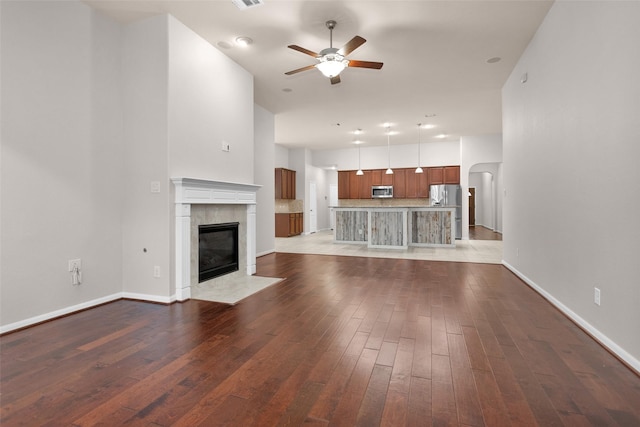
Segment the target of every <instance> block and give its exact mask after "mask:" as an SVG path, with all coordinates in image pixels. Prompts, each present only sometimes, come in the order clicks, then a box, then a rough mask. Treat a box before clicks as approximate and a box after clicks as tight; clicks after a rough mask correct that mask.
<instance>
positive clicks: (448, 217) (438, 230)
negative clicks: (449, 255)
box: [410, 208, 455, 246]
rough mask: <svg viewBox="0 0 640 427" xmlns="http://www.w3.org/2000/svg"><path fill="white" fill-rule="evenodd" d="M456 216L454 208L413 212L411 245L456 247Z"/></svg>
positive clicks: (415, 210)
mask: <svg viewBox="0 0 640 427" xmlns="http://www.w3.org/2000/svg"><path fill="white" fill-rule="evenodd" d="M454 216H455V212H454V210H453V209H452V208H442V209H424V210H423V209H413V210H411V216H410V217H411V244H412V245H415V246H420V245H429V246H434V245H442V246H450V245H455V238H454V236H455V229H454V227H455V222H454Z"/></svg>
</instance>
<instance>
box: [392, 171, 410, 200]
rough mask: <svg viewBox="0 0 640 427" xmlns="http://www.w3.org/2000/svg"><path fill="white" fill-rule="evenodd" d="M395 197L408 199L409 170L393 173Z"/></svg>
mask: <svg viewBox="0 0 640 427" xmlns="http://www.w3.org/2000/svg"><path fill="white" fill-rule="evenodd" d="M392 176H393V197H394V198H396V199H404V198H406V197H407V169H396V170H395V171H393V175H392Z"/></svg>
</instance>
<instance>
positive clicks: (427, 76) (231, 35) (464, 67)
mask: <svg viewBox="0 0 640 427" xmlns="http://www.w3.org/2000/svg"><path fill="white" fill-rule="evenodd" d="M86 2H87V3H89V4H91V5H92V6H94V7H96V8H99V9H101V10H103V11H104V12H105V13H107V14H108V15H110V16H112V17H114V18H116V19H118V20H119V21H121V22H131V21H135V20H137V19H141V18H145V17H148V16H152V15H157V14H159V13H170V14H171V15H173V16H174V17H176V18H177V19H178V20H180V21H181V22H182V23H184V24H185V25H186V26H188V27H189V28H191V29H192V30H193V31H195V32H196V33H198V34H199V35H200V36H202V37H204V38H205V39H207V40H208V41H209V42H210V43H211V44H212V45H214V46H216V47H218V48H219V49H220V51H222V52H223V53H224V54H226V55H227V56H229V57H230V58H231V59H233V60H234V61H236V62H237V63H238V64H240V65H241V66H242V67H244V68H245V69H246V70H248V71H249V72H250V73H251V74H253V76H254V84H255V101H256V103H257V104H259V105H261V106H262V107H264V108H266V109H267V110H269V111H271V112H272V113H274V114H275V118H276V125H275V132H276V135H275V140H276V143H278V144H282V145H284V146H287V147H291V148H293V147H307V148H310V149H335V148H348V147H352V145H351V144H352V143H353V141H354V139H356V137H355V136H354V135H353V134H352V132H353V131H354V130H356V129H358V128H360V129H363V131H364V133H363V134H362V135H361V136H360V137H359V138H360V139H361V140H362V141H364V143H365V144H367V145H383V144H386V143H387V139H386V138H387V137H386V136H385V133H384V128H383V126H382V124H383V123H384V122H389V123H391V124H392V131H393V133H392V135H393V136H392V137H391V143H392V144H407V143H415V142H417V140H418V130H417V124H418V123H423V124H424V123H431V124H434V125H436V127H435V128H433V129H431V130H422V131H421V141H422V142H429V141H437V140H438V139H436V135H439V134H446V135H447V136H446V138H445V139H444V140H457V139H459V138H460V136H465V135H483V134H491V133H500V132H501V131H502V120H501V118H502V112H501V95H500V90H501V88H502V85H503V84H504V82H505V81H506V79H507V77H508V76H509V74H510V73H511V70H512V69H513V67H514V65H515V64H516V62H517V60H518V59H519V57H520V55H521V54H522V52H523V50H524V49H525V47H526V46H527V44H528V43H529V41H530V40H531V38H532V37H533V34H534V33H535V31H536V29H537V28H538V26H539V25H540V23H541V22H542V20H543V19H544V16H545V15H546V13H547V11H548V10H549V8H550V6H551V4H552V2H551V1H543V0H535V1H521V0H510V1H482V0H467V1H454V0H445V1H420V0H413V1H396V0H385V1H368V0H352V1H299V0H298V1H285V0H265V3H264V4H263V5H261V6H256V7H253V8H250V9H246V10H239V9H238V8H237V7H236V6H234V5H233V3H232V2H231V0H208V1H191V0H180V1H150V0H143V1H121V0H120V1H116V0H106V1H104V0H97V1H95V0H87V1H86ZM329 19H333V20H335V21H337V26H336V29H335V30H334V32H333V44H334V47H341V46H342V45H343V44H345V43H346V42H348V41H349V40H350V39H351V38H352V37H353V36H355V35H359V36H361V37H364V38H365V39H366V40H367V42H366V43H365V44H364V45H362V46H360V47H359V48H358V49H356V50H355V51H354V52H353V53H351V54H350V55H349V56H348V58H349V59H359V60H365V61H379V62H384V66H383V68H382V69H381V70H370V69H361V68H347V69H345V70H344V71H343V72H342V74H341V79H342V82H341V83H339V84H336V85H331V84H330V83H329V79H327V78H326V77H324V76H322V74H320V72H319V71H318V70H316V69H311V70H309V71H305V72H302V73H298V74H296V75H293V76H286V75H285V74H284V73H285V72H286V71H290V70H293V69H297V68H300V67H304V66H306V65H310V64H314V63H315V59H314V58H312V57H311V56H308V55H304V54H302V53H300V52H297V51H294V50H291V49H288V48H287V46H288V45H290V44H296V45H299V46H302V47H304V48H307V49H309V50H311V51H315V52H319V51H320V50H322V49H324V48H326V47H329V30H328V29H327V28H326V26H325V21H327V20H329ZM238 36H247V37H250V38H252V39H253V41H254V42H253V44H252V45H251V46H249V47H248V48H241V47H238V46H235V38H236V37H238ZM225 46H226V47H225ZM494 57H499V58H501V60H500V61H499V62H496V63H487V60H488V59H489V58H494ZM285 89H286V90H287V91H285ZM433 114H435V117H425V116H431V115H433Z"/></svg>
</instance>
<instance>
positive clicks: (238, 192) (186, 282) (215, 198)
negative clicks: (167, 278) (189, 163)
mask: <svg viewBox="0 0 640 427" xmlns="http://www.w3.org/2000/svg"><path fill="white" fill-rule="evenodd" d="M171 182H173V184H174V186H175V203H176V206H175V208H176V210H175V213H176V218H175V219H176V222H175V245H176V247H175V274H176V275H175V281H176V299H177V300H178V301H184V300H187V299H189V298H191V287H192V286H193V285H194V283H193V277H194V276H195V277H196V278H197V272H194V274H192V272H191V270H192V251H194V250H193V249H192V248H193V247H194V246H193V242H192V215H191V214H192V205H198V209H194V211H200V210H201V209H199V208H200V206H199V205H205V206H204V209H205V210H209V211H211V209H210V208H211V207H212V206H211V207H210V206H208V205H216V207H220V211H221V212H225V214H223V215H233V213H234V212H235V213H236V214H237V213H239V214H240V215H242V209H238V207H239V206H238V205H244V206H245V207H246V209H245V211H246V218H235V219H234V220H236V221H238V222H240V223H241V224H243V223H244V224H246V228H245V229H246V236H242V235H240V236H238V238H239V242H240V244H242V243H243V242H244V243H245V245H243V248H240V250H239V252H240V255H241V257H242V253H245V254H246V257H244V258H245V259H242V258H241V259H240V260H239V261H240V267H241V268H242V267H243V266H245V267H246V275H247V276H250V275H252V274H255V272H256V192H257V191H258V190H259V189H260V187H261V186H259V185H253V184H239V183H234V182H224V181H209V180H204V179H194V178H171ZM194 213H195V212H194ZM202 216H203V215H195V217H194V221H199V220H200V218H201V217H202ZM205 216H210V215H205ZM213 216H214V217H215V216H216V215H215V214H214V215H213ZM223 218H225V219H224V220H225V221H229V220H230V219H229V217H227V216H223ZM197 225H199V224H195V226H196V227H197ZM195 248H197V242H196V243H195ZM194 255H195V256H197V254H194ZM194 268H197V264H196V266H195V267H194ZM237 273H240V274H244V273H242V271H240V272H237ZM231 274H236V273H231ZM222 277H224V276H222ZM213 280H215V279H213ZM195 284H197V279H196V283H195Z"/></svg>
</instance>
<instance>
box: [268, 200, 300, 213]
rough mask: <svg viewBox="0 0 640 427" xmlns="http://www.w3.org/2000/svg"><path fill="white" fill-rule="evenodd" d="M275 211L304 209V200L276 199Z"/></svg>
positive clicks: (288, 211) (283, 211)
mask: <svg viewBox="0 0 640 427" xmlns="http://www.w3.org/2000/svg"><path fill="white" fill-rule="evenodd" d="M275 210H276V213H291V212H302V211H303V210H304V200H297V199H296V200H286V199H276V204H275Z"/></svg>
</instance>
